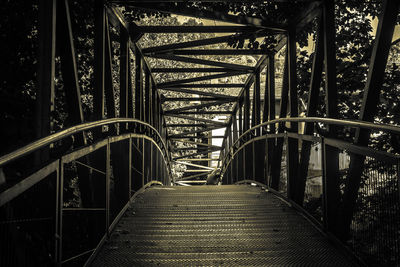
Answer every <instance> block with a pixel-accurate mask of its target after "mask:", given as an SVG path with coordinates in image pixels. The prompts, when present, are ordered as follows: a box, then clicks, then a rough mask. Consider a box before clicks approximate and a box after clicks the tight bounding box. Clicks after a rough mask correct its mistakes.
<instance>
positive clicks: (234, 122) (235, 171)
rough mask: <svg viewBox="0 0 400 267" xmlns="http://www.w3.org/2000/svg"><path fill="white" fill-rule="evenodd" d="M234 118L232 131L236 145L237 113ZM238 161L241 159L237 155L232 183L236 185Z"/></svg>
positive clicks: (234, 161)
mask: <svg viewBox="0 0 400 267" xmlns="http://www.w3.org/2000/svg"><path fill="white" fill-rule="evenodd" d="M232 116H233V117H232V126H233V129H232V132H233V140H232V141H233V143H235V142H236V141H237V139H238V125H237V119H236V116H237V112H235V113H234V114H233V115H232ZM238 159H239V157H238V154H236V155H235V156H234V159H233V177H232V183H235V182H237V181H238Z"/></svg>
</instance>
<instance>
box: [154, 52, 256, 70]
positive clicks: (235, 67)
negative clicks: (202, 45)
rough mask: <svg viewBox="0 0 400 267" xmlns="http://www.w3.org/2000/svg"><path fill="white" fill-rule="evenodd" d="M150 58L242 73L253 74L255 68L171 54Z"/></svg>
mask: <svg viewBox="0 0 400 267" xmlns="http://www.w3.org/2000/svg"><path fill="white" fill-rule="evenodd" d="M149 57H153V58H160V59H167V60H174V61H180V62H185V63H193V64H199V65H207V66H215V67H222V68H227V69H232V70H238V71H240V70H241V71H250V72H251V71H252V70H253V67H250V66H244V65H238V64H232V63H224V62H219V61H211V60H206V59H199V58H191V57H182V56H175V55H170V54H157V55H149Z"/></svg>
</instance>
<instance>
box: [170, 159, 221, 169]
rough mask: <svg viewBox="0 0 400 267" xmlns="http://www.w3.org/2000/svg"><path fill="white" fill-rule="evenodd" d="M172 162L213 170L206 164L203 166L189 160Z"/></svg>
mask: <svg viewBox="0 0 400 267" xmlns="http://www.w3.org/2000/svg"><path fill="white" fill-rule="evenodd" d="M174 163H177V164H182V165H186V166H191V167H197V168H200V169H205V170H211V171H212V170H214V168H212V167H207V166H203V165H198V164H193V163H189V162H185V161H174Z"/></svg>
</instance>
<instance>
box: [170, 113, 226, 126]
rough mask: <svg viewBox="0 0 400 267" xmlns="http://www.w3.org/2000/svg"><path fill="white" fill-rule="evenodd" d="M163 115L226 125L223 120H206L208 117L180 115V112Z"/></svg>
mask: <svg viewBox="0 0 400 267" xmlns="http://www.w3.org/2000/svg"><path fill="white" fill-rule="evenodd" d="M165 116H167V117H175V118H180V119H186V120H192V121H201V122H204V123H208V124H213V125H220V126H226V124H225V123H224V122H220V121H213V120H208V119H204V118H198V117H191V116H186V115H180V114H166V115H165Z"/></svg>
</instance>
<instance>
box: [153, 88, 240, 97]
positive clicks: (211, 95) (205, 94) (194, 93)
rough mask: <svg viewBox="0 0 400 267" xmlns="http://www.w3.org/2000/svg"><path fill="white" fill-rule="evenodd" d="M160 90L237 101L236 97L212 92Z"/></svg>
mask: <svg viewBox="0 0 400 267" xmlns="http://www.w3.org/2000/svg"><path fill="white" fill-rule="evenodd" d="M160 89H161V90H165V91H173V92H178V93H185V94H193V95H202V96H209V97H215V98H219V99H226V100H228V99H231V100H232V99H236V97H234V96H229V95H223V94H216V93H210V92H204V91H197V90H188V89H183V88H160Z"/></svg>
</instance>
